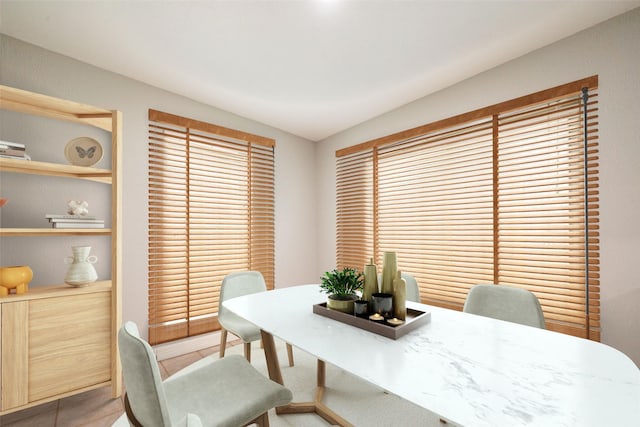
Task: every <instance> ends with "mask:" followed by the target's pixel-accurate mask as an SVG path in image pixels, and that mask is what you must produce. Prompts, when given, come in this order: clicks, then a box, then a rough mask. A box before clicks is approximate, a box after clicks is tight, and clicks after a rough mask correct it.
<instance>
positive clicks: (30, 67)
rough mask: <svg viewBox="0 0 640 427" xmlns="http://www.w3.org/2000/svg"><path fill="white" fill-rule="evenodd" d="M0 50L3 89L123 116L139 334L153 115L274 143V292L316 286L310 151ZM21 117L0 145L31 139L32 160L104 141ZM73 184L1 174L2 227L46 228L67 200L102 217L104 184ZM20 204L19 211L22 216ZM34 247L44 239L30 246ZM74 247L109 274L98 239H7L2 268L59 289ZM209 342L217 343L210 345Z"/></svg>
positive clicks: (101, 74) (5, 129)
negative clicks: (84, 248) (76, 142)
mask: <svg viewBox="0 0 640 427" xmlns="http://www.w3.org/2000/svg"><path fill="white" fill-rule="evenodd" d="M0 43H1V44H0V53H1V57H2V61H0V82H1V83H2V84H3V85H7V86H13V87H17V88H21V89H26V90H30V91H33V92H39V93H44V94H47V95H51V96H56V97H60V98H66V99H71V100H74V101H78V102H83V103H87V104H91V105H96V106H99V107H103V108H109V109H118V110H121V111H122V113H123V148H124V155H123V158H124V159H123V182H124V184H123V187H124V188H123V234H124V242H123V255H124V256H123V258H124V259H123V319H124V320H134V321H135V322H137V323H138V325H139V326H140V329H141V331H144V332H146V326H147V210H148V209H147V124H148V120H147V114H148V113H147V111H148V109H149V108H154V109H158V110H162V111H167V112H171V113H174V114H178V115H183V116H187V117H193V118H196V119H199V120H204V121H208V122H212V123H215V124H219V125H222V126H226V127H231V128H236V129H239V130H242V131H246V132H251V133H256V134H259V135H263V136H266V137H270V138H274V139H275V140H276V156H275V157H276V286H278V287H284V286H291V285H294V284H298V283H311V282H314V281H316V278H317V276H318V274H317V273H316V271H317V268H316V258H317V254H316V246H317V245H316V241H315V230H316V228H315V222H316V208H315V196H314V195H313V191H312V189H313V188H315V179H316V174H315V162H314V156H315V144H314V143H312V142H310V141H307V140H304V139H301V138H299V137H296V136H293V135H290V134H287V133H285V132H283V131H280V130H277V129H274V128H271V127H268V126H265V125H263V124H260V123H256V122H254V121H251V120H248V119H244V118H242V117H238V116H236V115H233V114H231V113H228V112H225V111H222V110H219V109H216V108H212V107H209V106H206V105H203V104H199V103H197V102H195V101H192V100H189V99H186V98H184V97H180V96H177V95H174V94H171V93H168V92H166V91H163V90H160V89H157V88H154V87H151V86H149V85H146V84H144V83H141V82H138V81H134V80H131V79H128V78H124V77H122V76H120V75H117V74H114V73H111V72H107V71H104V70H101V69H98V68H95V67H93V66H90V65H87V64H84V63H80V62H78V61H75V60H72V59H70V58H68V57H65V56H62V55H58V54H55V53H52V52H50V51H46V50H43V49H41V48H38V47H36V46H33V45H30V44H27V43H23V42H21V41H18V40H16V39H13V38H10V37H7V36H4V35H0ZM19 116H22V115H18V114H8V113H5V112H3V114H2V115H1V117H2V121H1V122H0V138H1V137H4V138H6V139H9V140H11V139H12V138H22V137H24V135H28V138H29V139H30V140H31V139H35V140H37V141H38V142H39V143H38V144H35V143H34V144H31V146H32V147H33V150H30V151H32V152H34V150H36V146H38V147H39V150H43V152H42V155H44V156H48V157H46V158H47V159H57V161H60V162H65V159H64V155H63V154H62V153H63V149H64V145H65V144H66V142H67V141H68V140H70V139H71V138H73V137H76V136H84V135H87V136H93V137H96V138H98V137H99V136H100V135H95V134H93V133H91V134H87V129H86V128H85V127H81V126H79V127H71V129H70V130H69V128H68V126H58V125H57V124H56V123H54V122H51V123H48V124H47V125H41V126H31V123H29V121H28V120H26V119H22V118H20V117H19ZM13 135H15V137H14V136H13ZM107 141H108V139H107ZM25 142H26V143H27V144H28V145H29V144H30V143H29V142H28V141H25ZM40 143H42V144H44V145H43V146H41V144H40ZM35 153H36V152H34V154H35ZM37 153H38V154H40V152H37ZM105 164H108V163H105ZM25 182H27V184H26V186H25V184H24V183H25ZM74 185H75V184H74V182H73V180H66V179H62V178H61V179H56V178H45V181H43V180H42V179H40V180H39V181H35V180H34V178H32V177H29V176H24V175H14V174H2V177H1V181H0V193H1V194H3V197H8V198H9V199H10V201H9V204H7V206H6V207H4V208H3V212H4V213H3V217H2V223H3V226H5V227H10V226H33V227H37V226H43V224H42V220H43V218H44V213H62V212H60V211H61V210H63V209H64V206H65V205H66V200H69V199H76V198H82V199H83V200H86V199H88V200H90V212H97V213H100V212H107V211H108V209H104V206H103V205H104V202H101V199H102V198H103V197H102V196H100V195H99V194H96V192H98V193H104V194H106V195H107V197H108V194H109V193H108V189H107V190H105V189H104V188H103V187H100V186H98V187H95V186H94V187H92V188H90V189H87V188H86V187H85V188H79V189H77V188H74ZM105 191H106V193H105ZM104 194H103V195H104ZM25 198H28V201H27V200H25ZM21 199H22V200H23V202H22V203H21V204H22V206H21V207H20V209H18V207H19V203H20V200H21ZM104 215H105V214H102V216H104ZM25 216H26V217H25ZM25 221H26V223H25ZM16 222H17V223H18V224H21V225H17V224H16ZM34 239H40V240H38V241H37V243H36V244H35V245H34V241H35V240H34ZM87 240H88V241H87ZM80 243H89V244H91V245H93V246H94V249H93V251H92V253H95V254H96V255H98V257H99V262H98V264H96V267H97V270H98V273H99V275H100V276H99V277H105V275H108V274H109V272H108V268H107V266H108V263H109V261H108V258H107V257H108V256H109V251H108V244H107V245H105V242H104V239H103V240H102V242H101V241H100V239H99V238H98V239H97V240H96V239H95V238H86V237H85V238H62V239H41V238H28V239H25V238H3V239H2V241H1V242H0V259H1V261H0V264H2V265H14V264H29V265H33V266H34V267H33V268H34V274H35V277H34V281H33V284H34V285H38V284H51V283H62V281H63V278H64V274H65V271H66V266H65V265H64V264H63V258H64V257H65V256H67V255H70V246H71V245H73V244H80ZM213 344H217V341H216V342H209V343H208V345H213Z"/></svg>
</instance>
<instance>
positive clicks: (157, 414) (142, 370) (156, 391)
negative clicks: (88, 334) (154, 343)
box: [118, 322, 171, 427]
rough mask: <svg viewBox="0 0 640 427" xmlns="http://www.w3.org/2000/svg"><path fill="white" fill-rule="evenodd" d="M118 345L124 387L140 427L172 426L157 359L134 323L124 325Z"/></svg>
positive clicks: (119, 334) (119, 335)
mask: <svg viewBox="0 0 640 427" xmlns="http://www.w3.org/2000/svg"><path fill="white" fill-rule="evenodd" d="M118 345H119V347H120V360H121V362H122V372H123V376H124V385H125V387H126V390H127V397H128V399H129V403H130V405H131V409H132V411H133V413H134V415H135V418H136V419H137V420H138V421H139V422H140V424H142V425H143V426H163V427H169V426H171V418H170V416H169V411H168V409H167V400H166V396H165V393H164V387H163V385H162V377H161V376H160V370H159V369H158V362H157V361H156V356H155V354H154V352H153V350H152V349H151V346H150V345H149V344H148V343H147V342H146V341H144V340H143V339H141V338H140V334H139V332H138V327H137V326H136V324H135V323H133V322H126V323H125V324H124V325H123V326H122V327H121V328H120V331H119V332H118Z"/></svg>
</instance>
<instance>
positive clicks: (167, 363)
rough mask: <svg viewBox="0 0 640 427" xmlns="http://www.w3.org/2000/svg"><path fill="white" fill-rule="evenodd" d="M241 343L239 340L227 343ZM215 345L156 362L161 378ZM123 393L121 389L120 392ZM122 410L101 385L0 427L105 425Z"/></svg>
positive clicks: (3, 419)
mask: <svg viewBox="0 0 640 427" xmlns="http://www.w3.org/2000/svg"><path fill="white" fill-rule="evenodd" d="M237 344H241V341H240V340H236V341H233V342H230V343H229V344H228V346H230V345H237ZM218 349H219V346H217V345H216V346H214V347H209V348H206V349H202V350H199V351H196V352H193V353H188V354H184V355H182V356H178V357H174V358H172V359H166V360H162V361H160V362H159V365H160V373H161V374H162V378H166V377H168V376H169V375H171V374H173V373H175V372H177V371H179V370H180V369H182V368H184V367H185V366H187V365H189V364H191V363H193V362H195V361H197V360H199V359H201V358H203V357H206V356H209V355H211V354H214V353H218ZM123 396H124V393H123ZM123 412H124V403H123V397H119V398H115V399H114V398H112V397H111V389H110V388H109V387H101V388H99V389H96V390H91V391H88V392H85V393H81V394H77V395H75V396H71V397H66V398H64V399H60V400H56V401H54V402H49V403H45V404H43V405H39V406H35V407H33V408H29V409H25V410H22V411H18V412H13V413H11V414H7V415H3V416H0V427H34V426H37V427H81V426H91V427H107V426H111V424H113V423H114V422H115V421H116V420H117V419H118V418H119V417H120V415H122V413H123Z"/></svg>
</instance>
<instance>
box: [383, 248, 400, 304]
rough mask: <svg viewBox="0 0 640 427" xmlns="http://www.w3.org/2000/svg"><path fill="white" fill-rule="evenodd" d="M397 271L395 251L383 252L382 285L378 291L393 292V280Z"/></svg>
mask: <svg viewBox="0 0 640 427" xmlns="http://www.w3.org/2000/svg"><path fill="white" fill-rule="evenodd" d="M397 272H398V260H397V258H396V253H395V252H385V253H384V256H383V258H382V287H381V288H380V292H382V293H384V294H393V280H394V279H395V277H396V273H397Z"/></svg>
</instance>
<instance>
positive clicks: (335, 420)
mask: <svg viewBox="0 0 640 427" xmlns="http://www.w3.org/2000/svg"><path fill="white" fill-rule="evenodd" d="M261 334H262V344H263V346H264V355H265V359H266V361H267V370H268V371H269V378H271V380H272V381H275V382H277V383H278V384H282V385H284V381H283V379H282V371H281V370H280V363H279V362H278V353H277V352H276V346H275V343H274V340H273V335H271V334H270V333H268V332H265V331H261ZM325 368H326V367H325V362H324V361H323V360H319V359H318V365H317V375H316V385H317V388H316V394H315V398H314V400H313V402H301V403H290V404H288V405H285V406H279V407H277V408H276V414H278V415H282V414H305V413H311V412H315V413H316V414H318V415H319V416H320V417H322V418H323V419H325V420H326V421H327V422H329V423H330V424H331V425H338V426H342V427H353V424H351V423H350V422H348V421H347V420H345V419H344V418H342V417H341V416H340V415H338V414H336V413H335V412H333V411H332V410H331V409H329V407H327V405H325V404H324V403H323V402H322V398H323V397H324V387H325V379H326V376H325Z"/></svg>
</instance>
